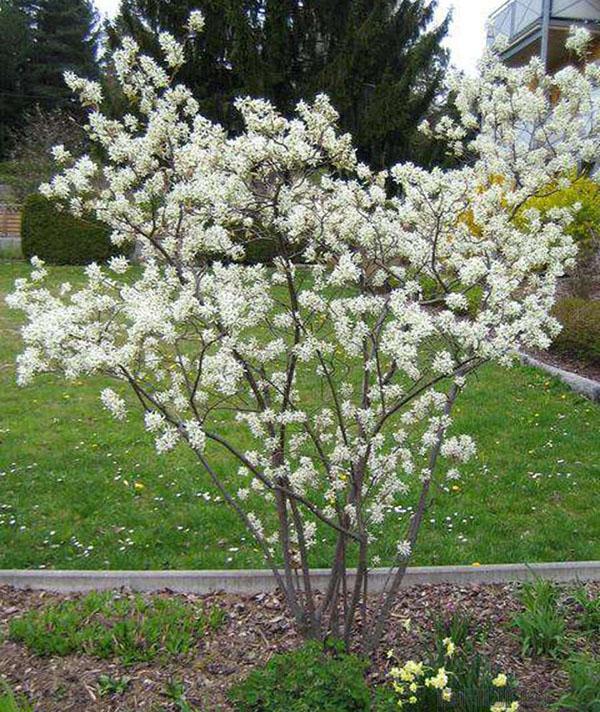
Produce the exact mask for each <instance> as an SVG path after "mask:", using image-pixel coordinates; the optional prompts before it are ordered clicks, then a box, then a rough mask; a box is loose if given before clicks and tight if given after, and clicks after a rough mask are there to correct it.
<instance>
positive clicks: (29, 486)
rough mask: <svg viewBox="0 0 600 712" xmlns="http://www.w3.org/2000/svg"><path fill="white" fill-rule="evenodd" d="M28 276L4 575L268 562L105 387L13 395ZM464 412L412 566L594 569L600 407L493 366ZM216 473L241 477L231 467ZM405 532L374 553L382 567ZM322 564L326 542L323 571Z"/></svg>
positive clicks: (5, 473) (0, 390) (468, 396)
mask: <svg viewBox="0 0 600 712" xmlns="http://www.w3.org/2000/svg"><path fill="white" fill-rule="evenodd" d="M28 271H29V267H28V266H27V265H26V264H24V263H22V262H16V261H15V262H0V300H1V301H0V403H1V405H0V568H42V567H48V568H112V569H151V568H156V569H158V568H161V569H165V568H184V569H203V568H244V567H260V566H262V565H263V561H262V558H261V555H260V554H259V552H258V551H257V550H256V549H255V548H254V547H253V545H252V543H251V542H249V541H247V538H246V535H245V532H244V530H243V527H242V526H241V525H240V524H239V522H238V520H237V519H236V516H235V514H234V513H233V512H231V511H230V510H229V509H228V508H227V507H226V505H225V504H223V502H222V501H220V499H219V498H218V496H217V494H216V492H215V491H214V489H213V488H212V486H211V485H210V483H209V481H208V478H207V476H206V475H205V474H204V473H203V472H202V471H201V470H200V469H199V466H198V464H197V463H196V462H195V461H194V459H193V458H192V457H191V456H190V454H189V453H188V452H187V451H186V450H185V449H183V448H178V449H176V450H175V451H174V452H173V453H170V454H169V455H167V456H161V457H157V455H156V453H155V451H154V447H153V444H152V441H151V439H150V436H149V435H148V434H146V433H145V431H144V429H143V426H142V424H141V421H140V419H139V418H137V417H130V418H129V420H128V421H127V422H125V423H116V422H115V421H113V420H111V419H110V418H109V417H108V416H107V414H106V413H105V412H103V410H102V409H101V408H100V407H99V405H98V404H99V400H98V394H99V391H100V388H101V387H103V385H104V381H102V380H101V379H93V380H86V381H80V382H79V381H78V382H76V383H75V384H68V383H65V382H64V381H62V380H60V379H58V378H55V377H53V376H50V375H49V376H45V377H43V378H40V379H38V381H37V382H36V383H35V384H33V385H31V386H28V387H26V388H18V387H17V386H16V384H15V373H14V358H15V356H16V354H17V353H18V352H19V349H20V345H19V334H18V329H19V325H20V323H21V321H20V320H21V315H20V314H19V313H17V312H13V311H10V310H8V308H7V307H6V305H5V304H4V300H3V294H6V293H7V292H9V291H11V289H12V284H13V282H14V279H15V278H17V277H19V276H24V275H25V274H26V273H27V272H28ZM51 278H52V280H53V281H54V282H56V283H59V282H61V281H65V280H68V281H70V282H72V283H73V284H74V285H77V284H78V283H81V281H82V279H83V274H82V270H81V268H76V267H56V268H53V269H52V272H51ZM456 415H457V429H458V431H459V432H468V433H471V434H472V435H473V436H474V437H475V438H476V440H477V443H478V457H477V460H476V461H475V462H474V463H471V464H470V465H469V466H467V467H465V468H464V473H465V477H464V479H463V481H462V482H460V483H459V484H458V485H457V488H456V489H453V488H450V489H448V490H447V491H446V490H440V491H438V492H437V493H436V496H435V503H434V507H433V509H432V510H431V512H430V513H429V514H428V520H427V523H426V528H425V530H424V533H423V537H422V539H421V541H420V544H419V547H418V550H417V552H416V557H415V563H418V564H472V563H493V562H513V561H526V562H537V561H554V560H591V559H600V518H599V517H598V516H597V513H598V511H599V508H600V488H599V487H598V475H599V474H600V458H599V454H600V453H599V449H600V448H599V446H598V432H600V408H598V406H596V405H594V404H592V403H590V402H588V401H586V400H584V399H583V398H581V397H579V396H577V395H575V394H573V393H572V392H571V391H570V390H568V389H567V388H566V387H564V386H563V385H561V384H560V383H559V382H557V381H554V380H552V379H549V378H547V377H546V376H545V375H544V374H542V373H541V372H539V371H537V370H535V369H531V368H525V367H516V368H514V369H512V370H504V369H502V368H500V367H496V366H489V367H486V368H484V369H483V370H482V371H481V372H480V373H479V375H478V376H476V378H475V379H474V380H473V382H472V383H471V384H470V387H469V388H468V389H467V391H466V392H465V394H464V396H462V399H461V401H460V402H459V404H458V410H457V414H456ZM232 427H234V426H232ZM216 468H217V469H218V470H219V471H220V472H222V473H223V474H225V475H227V476H229V473H231V476H232V477H233V476H235V468H234V467H233V466H232V463H231V461H230V460H226V459H220V460H217V462H216ZM408 504H411V502H409V503H408ZM401 514H402V513H399V518H398V527H400V526H402V527H404V525H405V521H406V520H405V519H403V518H402V516H401ZM397 531H398V529H396V528H395V527H393V526H390V527H389V528H388V529H387V531H386V533H385V534H384V536H383V537H382V538H381V540H380V541H379V544H378V546H379V553H380V555H381V557H382V561H383V562H385V561H386V560H389V558H390V557H391V556H392V554H393V552H394V542H395V540H396V539H397V536H396V535H397ZM327 553H328V549H327V546H325V545H324V544H320V545H318V546H317V547H316V549H315V553H314V564H315V565H319V566H325V565H327V564H328V555H327Z"/></svg>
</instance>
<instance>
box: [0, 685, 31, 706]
mask: <svg viewBox="0 0 600 712" xmlns="http://www.w3.org/2000/svg"><path fill="white" fill-rule="evenodd" d="M0 712H33V707H32V706H31V705H30V704H29V702H27V700H26V699H25V698H24V697H23V696H21V695H19V696H17V695H15V693H14V692H13V691H12V690H11V689H10V687H9V686H8V684H7V683H6V682H4V681H3V680H0Z"/></svg>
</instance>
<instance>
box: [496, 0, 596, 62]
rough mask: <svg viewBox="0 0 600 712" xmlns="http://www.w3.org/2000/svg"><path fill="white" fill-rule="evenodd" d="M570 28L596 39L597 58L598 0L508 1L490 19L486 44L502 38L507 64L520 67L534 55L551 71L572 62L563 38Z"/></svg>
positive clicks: (503, 56)
mask: <svg viewBox="0 0 600 712" xmlns="http://www.w3.org/2000/svg"><path fill="white" fill-rule="evenodd" d="M573 25H583V26H584V27H587V28H588V29H589V30H590V31H591V32H592V34H595V35H597V36H598V38H597V40H596V41H595V44H594V47H595V51H596V52H597V54H598V57H599V58H600V0H507V2H505V3H504V4H503V5H502V6H501V7H499V8H498V9H497V10H496V11H495V12H493V13H492V14H491V15H490V17H489V20H488V45H491V44H493V42H494V41H495V40H496V38H498V37H499V36H500V35H504V36H506V37H507V38H508V47H507V48H506V50H504V51H503V52H502V59H503V60H504V61H505V62H506V63H507V64H509V65H512V66H520V65H523V64H526V63H527V62H528V61H529V60H530V59H531V58H532V57H534V56H536V55H537V56H540V57H541V58H542V61H543V62H544V65H545V67H546V69H547V71H549V72H554V71H556V70H558V69H560V68H561V67H563V66H565V65H566V64H568V63H569V62H570V61H571V59H572V57H571V55H570V54H569V52H568V51H567V50H566V49H565V39H566V35H567V33H568V31H569V29H570V28H571V27H572V26H573Z"/></svg>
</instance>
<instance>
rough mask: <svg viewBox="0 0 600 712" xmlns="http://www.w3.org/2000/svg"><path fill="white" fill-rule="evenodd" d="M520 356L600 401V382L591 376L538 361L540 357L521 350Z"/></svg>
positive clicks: (528, 363)
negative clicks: (587, 376) (537, 357)
mask: <svg viewBox="0 0 600 712" xmlns="http://www.w3.org/2000/svg"><path fill="white" fill-rule="evenodd" d="M519 357H520V359H521V361H522V362H523V363H524V364H526V365H527V366H535V367H536V368H541V369H542V370H544V371H546V372H547V373H549V374H550V375H552V376H556V378H560V380H561V381H563V383H566V384H567V385H568V386H569V387H570V388H571V389H572V390H573V391H575V392H576V393H580V394H581V395H582V396H585V397H586V398H589V399H590V400H592V401H595V402H596V403H600V382H598V381H594V380H593V379H591V378H585V377H584V376H579V375H578V374H576V373H572V372H571V371H565V370H563V369H562V368H557V367H556V366H551V365H550V364H548V363H544V362H543V361H538V359H536V358H533V356H529V355H528V354H524V353H522V352H519Z"/></svg>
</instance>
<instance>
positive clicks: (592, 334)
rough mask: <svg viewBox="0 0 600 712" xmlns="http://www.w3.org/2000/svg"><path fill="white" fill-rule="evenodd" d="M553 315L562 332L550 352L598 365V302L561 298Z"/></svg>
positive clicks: (599, 316) (599, 308)
mask: <svg viewBox="0 0 600 712" xmlns="http://www.w3.org/2000/svg"><path fill="white" fill-rule="evenodd" d="M554 316H555V317H556V318H557V319H558V320H559V321H560V323H561V324H562V327H563V329H562V331H561V333H560V334H559V335H558V336H557V337H556V340H555V341H554V343H553V345H552V349H553V350H554V351H557V352H560V353H565V354H568V355H570V356H575V357H577V358H581V359H583V360H584V361H589V362H591V363H592V364H598V365H600V300H587V299H580V298H579V297H568V298H566V299H561V300H560V301H559V302H558V303H557V304H556V306H555V307H554Z"/></svg>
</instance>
